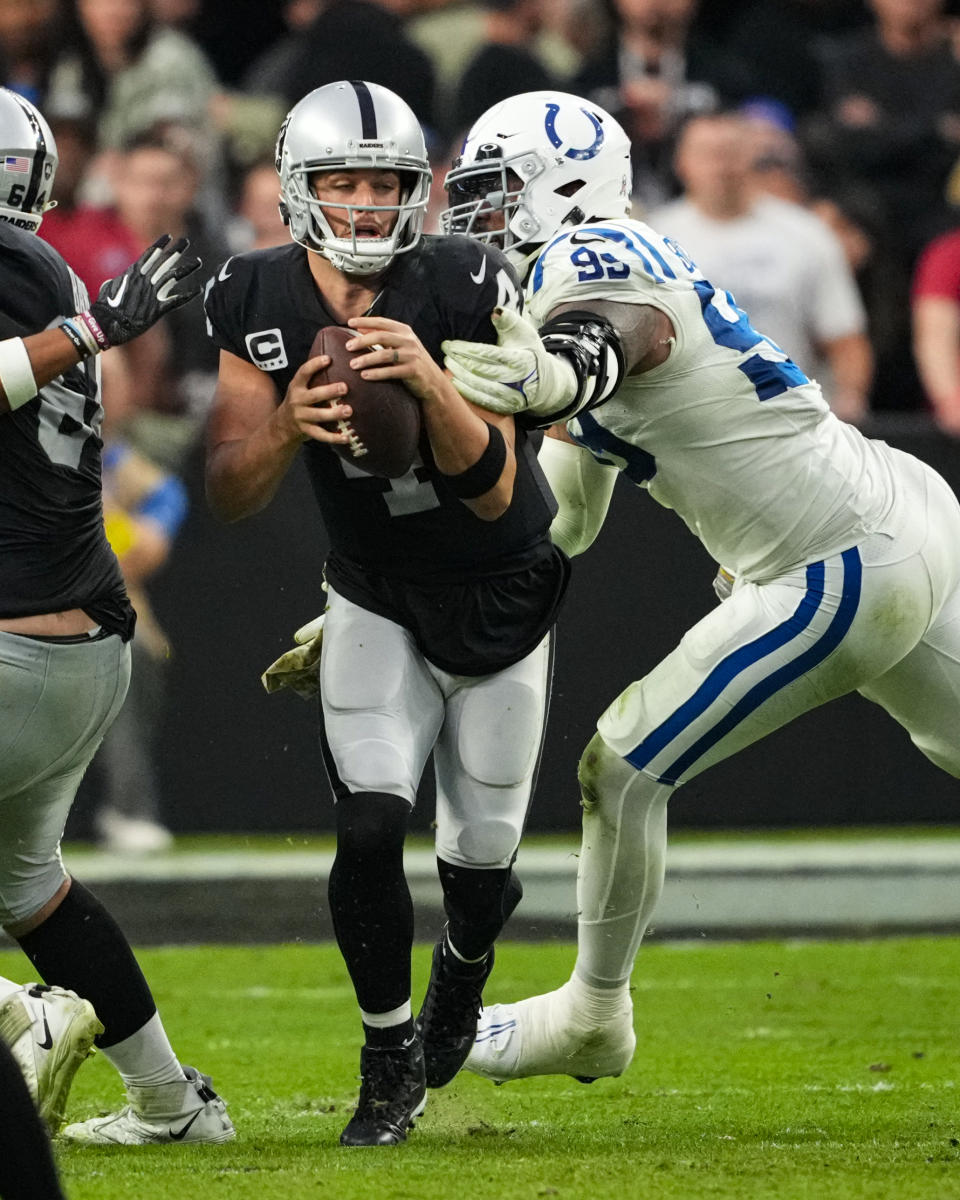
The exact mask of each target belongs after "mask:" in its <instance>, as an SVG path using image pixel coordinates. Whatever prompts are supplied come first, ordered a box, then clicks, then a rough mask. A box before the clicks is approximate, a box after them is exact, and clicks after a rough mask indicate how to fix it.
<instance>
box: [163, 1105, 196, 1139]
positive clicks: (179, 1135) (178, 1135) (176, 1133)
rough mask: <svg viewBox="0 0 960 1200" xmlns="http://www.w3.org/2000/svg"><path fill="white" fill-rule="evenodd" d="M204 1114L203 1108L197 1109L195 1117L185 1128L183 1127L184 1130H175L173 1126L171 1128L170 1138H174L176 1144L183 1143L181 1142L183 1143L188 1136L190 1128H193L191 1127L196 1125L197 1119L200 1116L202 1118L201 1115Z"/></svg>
mask: <svg viewBox="0 0 960 1200" xmlns="http://www.w3.org/2000/svg"><path fill="white" fill-rule="evenodd" d="M202 1112H203V1109H202V1108H198V1109H197V1111H196V1112H195V1113H194V1114H193V1116H192V1117H191V1118H190V1120H189V1121H188V1122H187V1123H186V1125H184V1126H183V1128H182V1129H174V1128H173V1126H172V1125H171V1126H170V1136H171V1138H173V1140H174V1141H175V1142H181V1141H183V1139H184V1138H185V1137H186V1136H187V1131H188V1130H189V1128H190V1126H191V1125H192V1124H193V1123H194V1121H195V1120H196V1119H197V1117H199V1116H200V1114H201V1113H202Z"/></svg>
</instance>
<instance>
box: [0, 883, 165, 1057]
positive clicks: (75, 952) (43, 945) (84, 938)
mask: <svg viewBox="0 0 960 1200" xmlns="http://www.w3.org/2000/svg"><path fill="white" fill-rule="evenodd" d="M17 941H18V942H19V943H20V945H21V947H22V949H23V951H24V953H25V954H26V956H27V958H29V959H30V961H31V962H32V963H33V965H34V966H35V967H36V968H37V971H38V972H39V973H40V978H41V979H42V980H43V981H44V982H45V983H51V984H55V985H56V986H57V987H63V988H69V989H70V991H72V992H76V993H77V995H78V996H82V997H83V998H84V1000H89V1001H90V1003H91V1004H92V1005H93V1007H94V1009H95V1010H96V1013H97V1016H98V1017H99V1018H100V1020H101V1021H102V1022H103V1027H104V1032H103V1033H102V1034H101V1035H100V1036H99V1037H98V1038H97V1045H98V1046H115V1045H116V1044H117V1042H122V1041H123V1040H124V1038H128V1037H129V1036H130V1035H131V1034H132V1033H136V1032H137V1030H138V1029H141V1028H142V1027H143V1026H144V1025H146V1023H147V1021H149V1020H150V1018H151V1017H152V1016H153V1014H154V1013H155V1012H156V1011H157V1006H156V1004H154V1001H153V996H152V995H151V993H150V988H149V987H148V985H147V981H146V979H144V977H143V972H142V971H141V970H140V964H139V963H138V962H137V960H136V959H135V958H134V956H133V951H132V950H131V949H130V943H129V942H128V941H127V939H126V937H125V936H124V934H123V931H122V930H121V929H120V926H119V925H118V924H117V923H116V921H115V920H114V919H113V917H111V915H110V914H109V913H108V912H107V910H106V909H105V908H104V907H103V905H102V904H101V903H100V901H99V900H98V899H97V898H96V896H94V895H93V893H92V892H89V891H87V889H86V888H85V887H84V886H83V884H82V883H78V882H77V881H76V879H74V880H73V881H72V883H71V885H70V890H69V891H68V892H67V894H66V896H64V898H63V900H62V901H61V902H60V904H59V905H58V906H57V908H55V909H54V911H53V912H52V913H51V914H50V916H49V917H47V919H46V920H45V921H44V922H43V924H42V925H38V926H37V927H36V929H32V930H31V931H30V932H29V933H25V934H24V935H23V937H20V938H17Z"/></svg>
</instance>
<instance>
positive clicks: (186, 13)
mask: <svg viewBox="0 0 960 1200" xmlns="http://www.w3.org/2000/svg"><path fill="white" fill-rule="evenodd" d="M148 7H149V9H150V16H151V17H153V19H154V20H155V21H156V22H157V24H158V25H169V26H170V27H171V28H172V29H181V30H183V32H184V33H190V31H191V27H192V25H193V23H194V21H196V19H197V17H198V16H199V14H200V9H201V8H202V7H203V3H202V0H149V5H148Z"/></svg>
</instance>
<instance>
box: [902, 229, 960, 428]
mask: <svg viewBox="0 0 960 1200" xmlns="http://www.w3.org/2000/svg"><path fill="white" fill-rule="evenodd" d="M911 308H912V313H913V353H914V357H915V359H916V362H917V369H918V370H919V372H920V379H921V382H922V383H923V388H924V391H925V393H926V397H927V400H928V402H929V404H930V407H931V409H932V411H933V417H934V420H935V421H936V422H937V424H938V425H939V427H940V428H941V429H942V430H943V431H944V432H945V433H949V434H951V435H952V436H953V437H960V229H955V230H953V231H952V232H950V233H947V234H944V235H942V236H941V237H939V238H936V239H935V240H934V241H933V242H931V244H930V245H929V246H927V247H926V249H925V250H924V251H923V253H922V254H921V256H920V260H919V262H918V264H917V270H916V274H915V275H914V279H913V296H912V304H911Z"/></svg>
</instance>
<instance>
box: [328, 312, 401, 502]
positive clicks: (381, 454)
mask: <svg viewBox="0 0 960 1200" xmlns="http://www.w3.org/2000/svg"><path fill="white" fill-rule="evenodd" d="M356 336H357V332H356V330H354V329H346V328H344V327H343V326H340V325H327V326H325V327H324V328H323V329H321V330H320V331H319V332H318V333H317V336H316V337H315V338H314V339H313V345H312V346H311V347H310V357H311V358H313V357H314V356H315V355H317V354H328V355H329V356H330V365H329V366H328V367H327V368H326V369H324V370H322V371H318V372H317V373H316V374H315V375H314V376H313V378H312V379H311V380H310V384H311V386H313V387H316V386H318V385H320V384H325V383H345V384H346V385H347V387H348V388H349V389H350V390H349V392H348V394H347V396H346V397H345V398H344V399H345V401H346V403H348V404H349V405H350V407H351V408H352V409H353V415H352V416H351V417H350V418H349V420H347V421H338V422H337V424H338V425H339V426H340V428H341V429H342V430H343V431H344V432H345V433H349V434H350V441H349V442H344V443H342V444H337V445H335V446H333V447H332V448H333V449H334V450H335V451H336V452H337V454H339V455H340V457H341V458H343V459H345V460H346V461H347V462H350V463H353V465H354V466H355V467H358V468H359V469H360V470H361V471H366V473H367V474H368V475H384V476H386V478H387V479H398V478H399V477H400V476H401V475H406V473H407V472H408V471H409V470H410V468H411V466H412V465H413V461H414V459H415V458H416V454H417V444H418V442H419V440H420V405H419V404H418V403H417V401H416V398H415V397H414V396H413V394H412V393H411V392H410V391H408V389H407V388H406V387H405V386H404V385H403V384H402V383H401V382H400V380H398V379H382V380H377V381H373V380H369V379H363V378H361V376H360V372H359V371H355V370H353V368H352V367H351V366H350V360H351V359H354V358H356V357H357V353H356V351H351V350H347V349H346V343H347V342H348V341H350V339H351V338H354V337H356Z"/></svg>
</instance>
